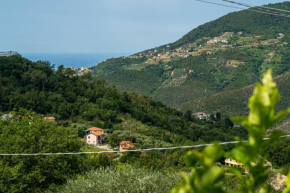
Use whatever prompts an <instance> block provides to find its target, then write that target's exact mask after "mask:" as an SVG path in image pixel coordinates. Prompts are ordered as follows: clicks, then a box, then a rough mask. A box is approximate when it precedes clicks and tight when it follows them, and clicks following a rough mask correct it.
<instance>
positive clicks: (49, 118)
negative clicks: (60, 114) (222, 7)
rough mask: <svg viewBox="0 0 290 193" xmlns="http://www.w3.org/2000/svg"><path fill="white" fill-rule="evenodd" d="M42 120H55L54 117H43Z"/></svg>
mask: <svg viewBox="0 0 290 193" xmlns="http://www.w3.org/2000/svg"><path fill="white" fill-rule="evenodd" d="M43 120H55V118H54V117H43Z"/></svg>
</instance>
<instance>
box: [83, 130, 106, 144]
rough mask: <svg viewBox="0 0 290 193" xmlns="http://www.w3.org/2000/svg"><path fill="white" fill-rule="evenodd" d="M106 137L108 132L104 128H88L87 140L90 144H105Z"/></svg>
mask: <svg viewBox="0 0 290 193" xmlns="http://www.w3.org/2000/svg"><path fill="white" fill-rule="evenodd" d="M105 138H106V134H105V133H104V130H103V129H102V128H98V127H91V128H88V129H87V135H86V142H87V144H89V145H95V146H97V145H100V144H103V143H104V141H105Z"/></svg>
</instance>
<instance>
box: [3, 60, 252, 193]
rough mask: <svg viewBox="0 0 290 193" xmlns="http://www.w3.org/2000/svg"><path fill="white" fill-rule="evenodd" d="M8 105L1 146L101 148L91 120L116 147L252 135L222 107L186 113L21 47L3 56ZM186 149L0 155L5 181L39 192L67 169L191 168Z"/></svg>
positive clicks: (68, 173)
mask: <svg viewBox="0 0 290 193" xmlns="http://www.w3.org/2000/svg"><path fill="white" fill-rule="evenodd" d="M4 113H7V114H10V113H12V114H13V115H14V116H13V117H12V118H11V119H6V118H3V119H2V118H1V119H0V138H1V140H0V141H1V145H0V147H1V148H0V153H57V152H79V151H99V150H98V149H97V148H95V147H91V146H87V145H85V143H84V140H83V137H84V135H85V134H86V131H85V130H86V129H87V128H88V127H92V126H95V127H101V128H104V131H105V132H106V136H107V137H106V141H105V144H107V145H109V146H110V147H112V148H113V147H116V146H118V145H119V143H120V142H121V141H126V140H130V141H132V142H133V143H134V144H135V145H136V147H138V148H154V147H171V146H174V145H193V144H199V143H203V142H212V141H226V140H234V139H235V137H237V136H238V137H240V138H242V139H245V138H246V137H247V132H246V130H245V129H244V128H243V127H240V128H239V129H233V126H234V125H233V123H232V122H231V121H230V120H229V118H228V117H225V116H223V115H221V114H220V113H217V115H216V116H215V115H214V114H212V115H211V117H210V119H208V120H198V119H193V117H192V116H191V112H189V111H187V112H186V113H185V114H183V113H182V112H180V111H177V110H175V109H171V108H168V107H166V106H165V105H164V104H162V103H161V102H155V101H153V100H152V99H149V98H148V97H145V96H142V95H139V94H133V93H127V92H120V91H118V90H117V89H116V88H115V87H111V86H108V85H107V84H106V82H105V81H101V80H97V79H95V78H92V76H91V74H84V75H82V76H79V75H77V74H76V73H75V72H74V71H72V70H71V69H66V68H64V67H63V66H60V67H58V69H54V67H53V66H52V65H51V64H50V63H49V62H43V61H39V62H31V61H29V60H27V59H25V58H23V57H22V56H20V55H15V56H10V57H0V115H2V114H4ZM43 116H54V117H55V118H56V120H57V121H56V122H46V121H44V120H43ZM231 147H232V146H228V147H225V148H226V149H230V148H231ZM185 153H186V150H185V149H183V150H170V151H164V152H158V151H157V152H155V151H152V152H140V153H139V152H137V153H124V155H123V156H122V157H120V158H119V156H118V155H105V154H102V155H88V156H80V155H76V156H59V157H55V156H54V157H51V158H50V157H45V156H44V157H41V158H39V159H38V158H37V157H29V158H28V157H27V158H26V157H15V158H13V157H11V156H7V157H4V156H1V157H0V165H1V167H0V168H1V169H0V188H1V190H5V191H13V192H26V191H29V192H30V191H32V192H41V191H42V190H44V189H46V188H48V187H51V186H52V187H53V186H54V185H59V184H62V183H64V182H65V181H66V179H67V178H68V177H72V176H74V175H77V174H81V173H83V172H85V171H87V170H91V169H95V168H97V167H101V166H102V167H104V166H108V165H112V164H113V163H114V164H121V165H133V166H134V167H138V168H147V169H158V170H168V171H170V170H172V169H173V168H177V169H178V170H181V169H183V168H186V164H185V162H184V160H183V155H184V154H185ZM116 158H118V159H116ZM115 159H116V160H115ZM113 160H115V161H114V162H113ZM50 170H53V171H54V172H50ZM15 179H17V180H18V182H17V183H15Z"/></svg>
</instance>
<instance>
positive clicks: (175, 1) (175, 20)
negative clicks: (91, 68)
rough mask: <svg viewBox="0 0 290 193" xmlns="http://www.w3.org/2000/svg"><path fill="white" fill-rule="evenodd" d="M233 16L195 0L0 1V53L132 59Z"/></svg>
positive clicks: (274, 0)
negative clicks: (108, 55) (123, 56)
mask: <svg viewBox="0 0 290 193" xmlns="http://www.w3.org/2000/svg"><path fill="white" fill-rule="evenodd" d="M210 1H212V2H221V1H220V0H210ZM240 1H241V2H244V3H250V4H254V5H262V4H268V3H277V2H281V0H280V1H278V0H240ZM233 11H237V10H236V9H233V8H227V7H220V6H217V5H210V4H206V3H202V2H198V1H195V0H0V51H9V50H13V51H17V52H20V53H132V54H133V53H135V52H139V51H142V50H145V49H149V48H153V47H157V46H160V45H164V44H167V43H171V42H174V41H176V40H178V39H179V38H181V37H182V36H183V35H185V34H186V33H187V32H189V31H190V30H192V29H194V28H195V27H197V26H199V25H201V24H203V23H206V22H209V21H211V20H214V19H217V18H218V17H220V16H223V15H225V14H227V13H230V12H233Z"/></svg>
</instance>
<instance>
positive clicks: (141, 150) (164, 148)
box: [0, 135, 290, 156]
mask: <svg viewBox="0 0 290 193" xmlns="http://www.w3.org/2000/svg"><path fill="white" fill-rule="evenodd" d="M285 137H290V135H284V136H281V137H280V138H285ZM269 139H270V138H263V140H269ZM241 142H248V141H229V142H221V143H218V144H219V145H228V144H238V143H241ZM211 145H214V144H199V145H190V146H176V147H159V148H148V149H130V150H123V151H99V152H69V153H0V156H50V155H85V154H103V153H125V152H144V151H162V150H174V149H191V148H198V147H207V146H211Z"/></svg>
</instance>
